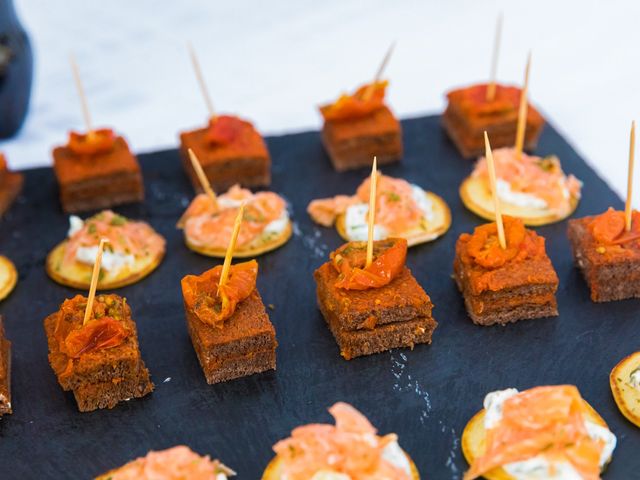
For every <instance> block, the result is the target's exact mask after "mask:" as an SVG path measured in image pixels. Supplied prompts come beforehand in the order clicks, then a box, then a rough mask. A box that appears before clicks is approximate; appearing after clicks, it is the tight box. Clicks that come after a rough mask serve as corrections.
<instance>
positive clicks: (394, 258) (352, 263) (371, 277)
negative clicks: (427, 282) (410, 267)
mask: <svg viewBox="0 0 640 480" xmlns="http://www.w3.org/2000/svg"><path fill="white" fill-rule="evenodd" d="M406 258H407V241H406V240H405V239H404V238H388V239H386V240H381V241H378V242H374V244H373V262H372V263H371V265H369V266H368V267H366V268H365V264H366V259H367V243H366V242H349V243H347V244H345V245H343V246H342V247H340V248H339V249H338V250H336V251H335V252H333V253H332V254H331V263H332V264H333V267H334V268H335V269H336V270H337V271H338V273H339V274H340V275H339V277H338V281H337V282H336V284H335V285H336V287H337V288H344V289H345V290H367V289H369V288H380V287H383V286H385V285H387V284H388V283H390V282H391V280H393V279H394V278H395V277H397V276H398V274H399V273H400V272H401V271H402V268H403V267H404V263H405V260H406Z"/></svg>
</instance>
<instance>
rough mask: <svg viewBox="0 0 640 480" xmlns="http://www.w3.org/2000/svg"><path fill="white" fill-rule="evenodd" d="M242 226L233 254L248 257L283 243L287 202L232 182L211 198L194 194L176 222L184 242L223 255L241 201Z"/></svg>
mask: <svg viewBox="0 0 640 480" xmlns="http://www.w3.org/2000/svg"><path fill="white" fill-rule="evenodd" d="M243 203H244V205H245V207H244V216H243V219H242V227H241V228H240V231H239V233H238V239H237V242H236V250H235V252H234V256H236V257H250V256H256V255H259V254H261V253H265V252H268V251H271V250H274V249H275V248H278V247H279V246H281V245H283V244H284V243H285V242H286V241H287V240H288V239H289V238H290V237H291V233H292V228H291V221H290V219H289V213H288V211H287V203H286V202H285V200H284V199H283V198H282V197H280V196H279V195H277V194H275V193H273V192H258V193H251V191H249V190H247V189H245V188H240V186H238V185H234V186H233V187H231V188H230V189H229V191H228V192H226V193H224V194H222V195H220V196H218V197H216V198H215V200H214V199H212V198H211V197H209V196H208V195H206V194H199V195H197V196H196V197H195V198H194V199H193V201H192V202H191V204H190V205H189V207H188V208H187V210H186V211H185V213H184V215H183V216H182V218H181V219H180V221H179V222H178V227H179V228H182V229H183V230H184V237H185V242H186V244H187V246H188V247H189V248H190V249H192V250H194V251H196V252H198V253H201V254H203V255H208V256H213V257H224V256H225V253H226V248H227V245H228V244H229V240H230V239H231V234H232V232H233V225H234V222H235V219H236V216H237V214H238V210H239V208H240V205H241V204H243Z"/></svg>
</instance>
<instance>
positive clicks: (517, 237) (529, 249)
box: [463, 215, 545, 269]
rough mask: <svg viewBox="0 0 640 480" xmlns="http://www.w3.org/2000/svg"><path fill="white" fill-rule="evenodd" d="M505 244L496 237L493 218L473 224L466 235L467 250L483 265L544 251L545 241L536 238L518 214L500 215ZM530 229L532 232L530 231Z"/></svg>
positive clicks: (524, 257)
mask: <svg viewBox="0 0 640 480" xmlns="http://www.w3.org/2000/svg"><path fill="white" fill-rule="evenodd" d="M502 222H503V224H504V234H505V240H506V244H507V245H506V248H502V246H501V245H500V241H499V239H498V227H497V225H496V223H495V222H492V223H487V224H484V225H480V226H479V227H476V228H475V230H474V231H473V234H472V235H468V234H463V235H467V236H468V247H467V254H468V255H469V257H471V259H472V260H473V261H474V262H475V263H476V264H478V265H480V266H482V267H484V268H489V269H493V268H500V267H502V266H503V265H505V264H506V263H508V262H518V261H522V260H525V259H526V258H529V257H533V256H536V255H539V254H544V251H545V250H544V241H542V242H539V241H537V238H540V237H537V236H536V235H535V233H533V232H531V231H529V230H527V229H526V228H525V227H524V223H522V220H520V219H519V218H513V217H509V216H507V215H505V216H503V217H502ZM531 233H533V235H531Z"/></svg>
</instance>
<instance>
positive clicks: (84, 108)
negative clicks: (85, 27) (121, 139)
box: [69, 54, 93, 135]
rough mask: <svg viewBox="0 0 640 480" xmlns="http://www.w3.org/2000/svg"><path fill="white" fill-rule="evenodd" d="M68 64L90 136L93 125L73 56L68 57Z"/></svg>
mask: <svg viewBox="0 0 640 480" xmlns="http://www.w3.org/2000/svg"><path fill="white" fill-rule="evenodd" d="M69 63H70V64H71V71H72V72H73V79H74V81H75V83H76V89H77V90H78V97H80V105H81V107H82V116H83V117H84V124H85V126H86V127H87V134H88V135H91V134H92V133H93V123H92V122H91V114H90V113H89V104H88V103H87V96H86V95H85V93H84V87H83V86H82V80H80V71H79V70H78V64H77V63H76V59H75V57H74V56H73V54H71V55H69Z"/></svg>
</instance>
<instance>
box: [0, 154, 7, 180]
mask: <svg viewBox="0 0 640 480" xmlns="http://www.w3.org/2000/svg"><path fill="white" fill-rule="evenodd" d="M6 171H7V160H6V159H5V158H4V154H3V153H1V152H0V175H1V174H2V173H4V172H6Z"/></svg>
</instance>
